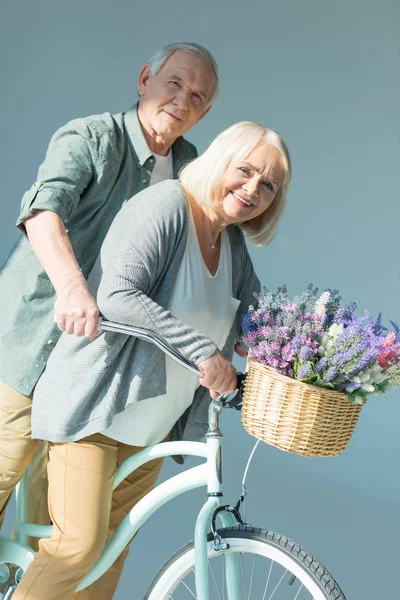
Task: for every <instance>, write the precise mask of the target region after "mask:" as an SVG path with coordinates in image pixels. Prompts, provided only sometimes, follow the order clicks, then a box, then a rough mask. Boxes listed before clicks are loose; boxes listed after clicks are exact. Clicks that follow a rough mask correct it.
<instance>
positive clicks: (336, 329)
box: [328, 323, 344, 340]
mask: <svg viewBox="0 0 400 600" xmlns="http://www.w3.org/2000/svg"><path fill="white" fill-rule="evenodd" d="M343 329H344V326H343V325H342V323H333V325H331V326H330V327H329V329H328V334H329V336H330V337H331V338H333V339H335V340H336V338H338V337H339V335H340V334H341V333H343Z"/></svg>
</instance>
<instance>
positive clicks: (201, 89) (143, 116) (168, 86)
mask: <svg viewBox="0 0 400 600" xmlns="http://www.w3.org/2000/svg"><path fill="white" fill-rule="evenodd" d="M214 81H215V75H214V72H213V71H212V70H211V69H209V68H207V67H206V66H205V64H204V63H203V61H202V60H200V59H199V58H197V56H193V55H192V54H189V53H188V52H183V51H179V50H178V51H176V52H174V53H173V54H172V55H171V56H170V57H169V58H168V60H167V61H166V62H165V63H164V65H163V66H162V68H161V69H160V71H159V72H158V73H157V75H154V76H153V75H151V71H150V66H149V65H145V66H144V67H143V69H142V71H141V73H140V76H139V84H138V88H139V95H140V102H139V117H140V120H141V122H142V125H143V126H144V128H145V129H146V131H147V132H148V133H149V134H150V135H152V136H154V137H161V138H162V139H163V140H164V141H165V142H166V143H172V142H173V141H174V140H175V139H176V138H177V137H179V136H180V135H183V134H184V133H186V131H188V130H189V129H190V128H191V127H193V125H195V124H196V123H197V122H198V121H200V119H201V118H202V117H203V116H204V115H205V114H206V112H208V110H209V109H210V107H209V106H208V102H209V98H210V95H211V93H212V89H213V85H214Z"/></svg>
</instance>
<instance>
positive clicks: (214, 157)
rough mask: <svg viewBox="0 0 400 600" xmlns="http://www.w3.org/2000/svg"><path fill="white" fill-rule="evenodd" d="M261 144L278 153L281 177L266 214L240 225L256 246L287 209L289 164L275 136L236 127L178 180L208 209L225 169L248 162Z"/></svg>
mask: <svg viewBox="0 0 400 600" xmlns="http://www.w3.org/2000/svg"><path fill="white" fill-rule="evenodd" d="M261 143H263V144H266V145H270V146H273V147H274V148H276V149H277V150H278V152H279V153H280V155H281V157H282V166H283V172H284V174H283V180H282V183H281V186H280V188H279V190H278V192H277V194H276V196H275V198H274V200H273V202H272V203H271V205H270V206H269V207H268V208H267V210H265V211H264V212H263V213H262V214H261V215H259V216H258V217H255V218H254V219H251V220H250V221H246V222H245V223H241V224H240V225H239V227H240V228H241V229H243V230H244V231H245V232H246V233H247V234H248V236H249V238H250V240H251V241H252V242H253V243H254V244H255V245H256V246H266V245H267V244H269V243H270V241H271V240H272V238H273V237H274V235H275V233H276V230H277V227H278V223H279V220H280V218H281V216H282V213H283V211H284V208H285V205H286V195H287V190H288V187H289V183H290V179H291V162H290V155H289V151H288V149H287V147H286V144H285V142H284V141H283V139H282V138H281V136H280V135H279V134H278V133H276V132H275V131H273V130H272V129H267V128H266V127H263V126H262V125H258V124H257V123H252V122H250V121H242V122H240V123H236V124H235V125H232V127H229V128H228V129H226V130H225V131H223V132H222V133H220V134H219V135H218V136H217V137H216V138H215V139H214V141H213V142H211V144H210V146H209V147H208V148H207V150H206V151H205V152H203V154H201V155H200V156H199V157H198V158H196V159H195V160H193V161H192V162H191V163H189V164H188V165H186V166H185V167H184V168H183V169H182V171H181V173H180V176H179V179H180V181H181V183H182V185H183V187H184V188H185V189H186V190H187V191H188V192H189V193H190V194H191V195H192V196H193V197H194V198H195V199H196V201H197V202H198V203H199V204H200V205H203V206H211V205H213V204H214V203H215V202H217V201H218V198H217V195H218V188H219V185H220V182H221V179H222V177H223V175H224V173H225V170H226V168H227V166H228V165H229V164H230V163H231V162H234V163H238V162H240V161H242V160H244V159H245V158H247V157H248V156H249V154H250V153H251V152H252V151H253V150H254V149H255V148H256V147H257V146H258V145H259V144H261Z"/></svg>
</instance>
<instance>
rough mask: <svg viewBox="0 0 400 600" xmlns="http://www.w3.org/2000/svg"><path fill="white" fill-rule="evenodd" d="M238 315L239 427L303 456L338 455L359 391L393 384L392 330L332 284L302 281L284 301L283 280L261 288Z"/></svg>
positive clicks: (398, 340) (396, 377)
mask: <svg viewBox="0 0 400 600" xmlns="http://www.w3.org/2000/svg"><path fill="white" fill-rule="evenodd" d="M257 300H258V304H257V308H254V307H253V306H251V307H250V308H249V310H248V312H247V313H246V314H245V315H244V317H243V319H242V332H243V333H242V343H243V344H244V345H245V346H246V347H247V349H248V359H249V362H248V364H249V373H248V377H247V382H246V388H245V393H244V403H243V410H242V414H243V423H244V426H245V428H246V430H247V431H248V432H249V433H251V434H252V435H255V436H256V437H258V438H259V439H262V440H264V441H266V442H268V443H271V444H273V445H275V446H278V447H279V448H281V449H283V450H288V451H292V452H296V453H297V454H303V455H305V456H336V455H338V454H340V453H341V452H342V451H343V450H344V449H345V447H346V446H347V444H348V442H349V441H350V438H351V435H352V433H353V431H354V427H355V425H356V423H357V420H358V417H359V415H360V411H361V408H362V405H363V404H364V402H365V400H366V398H367V397H368V396H372V395H379V394H385V392H386V391H387V390H388V389H390V388H391V387H394V386H396V385H398V384H399V383H400V329H399V327H397V325H396V324H395V323H393V322H392V321H390V324H391V326H392V328H393V330H392V331H388V329H387V328H386V327H385V326H384V325H383V323H382V317H381V314H380V315H379V316H378V317H377V318H376V319H373V318H372V317H371V315H370V314H369V313H368V312H367V311H365V314H364V316H363V317H357V315H356V304H355V303H354V302H352V303H350V304H348V305H346V306H343V307H341V306H340V301H341V298H340V296H339V293H338V291H337V290H329V289H328V290H325V291H324V292H323V293H322V294H319V291H318V288H316V287H314V286H313V285H312V284H310V285H309V286H308V287H307V290H306V291H305V292H304V293H303V294H301V295H300V296H298V297H296V298H294V299H293V301H291V300H289V298H288V296H287V289H286V286H282V287H281V288H279V289H278V290H277V292H276V293H275V294H274V293H271V292H270V291H269V290H267V289H264V291H263V292H261V294H259V295H258V296H257Z"/></svg>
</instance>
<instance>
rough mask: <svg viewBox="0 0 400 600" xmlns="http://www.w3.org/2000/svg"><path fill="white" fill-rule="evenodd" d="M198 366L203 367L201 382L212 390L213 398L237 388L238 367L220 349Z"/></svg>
mask: <svg viewBox="0 0 400 600" xmlns="http://www.w3.org/2000/svg"><path fill="white" fill-rule="evenodd" d="M197 366H198V367H199V368H200V369H201V376H200V383H201V385H203V386H204V387H206V388H208V389H209V390H210V395H211V398H216V397H217V396H219V395H220V394H231V393H232V392H234V391H235V390H236V386H237V376H236V369H235V367H234V366H233V365H232V364H231V363H230V362H229V360H226V358H224V357H223V356H222V354H221V352H220V351H219V350H216V352H214V354H213V355H212V356H210V358H208V359H207V360H204V361H203V362H201V363H199V364H198V365H197Z"/></svg>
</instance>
